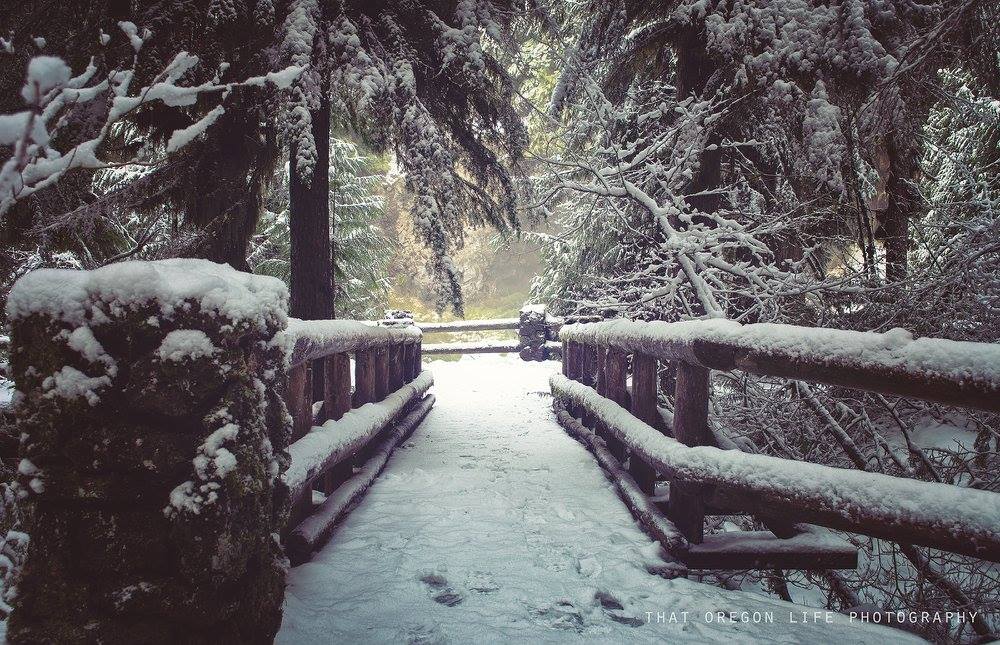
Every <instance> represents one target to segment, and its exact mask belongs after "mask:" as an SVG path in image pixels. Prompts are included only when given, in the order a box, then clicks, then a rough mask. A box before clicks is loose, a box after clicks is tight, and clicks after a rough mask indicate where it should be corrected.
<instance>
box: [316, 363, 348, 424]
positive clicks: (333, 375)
mask: <svg viewBox="0 0 1000 645" xmlns="http://www.w3.org/2000/svg"><path fill="white" fill-rule="evenodd" d="M323 385H324V394H323V409H324V410H325V411H326V418H327V419H333V420H334V421H336V420H337V419H339V418H341V417H343V416H344V414H346V413H347V412H348V411H349V410H350V409H351V357H350V356H349V355H348V354H331V355H329V356H327V357H326V374H325V381H324V383H323Z"/></svg>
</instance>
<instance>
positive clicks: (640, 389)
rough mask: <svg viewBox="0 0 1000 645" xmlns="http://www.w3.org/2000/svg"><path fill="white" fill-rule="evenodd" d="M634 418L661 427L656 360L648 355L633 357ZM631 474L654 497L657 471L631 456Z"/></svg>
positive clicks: (629, 467) (635, 355)
mask: <svg viewBox="0 0 1000 645" xmlns="http://www.w3.org/2000/svg"><path fill="white" fill-rule="evenodd" d="M631 403H632V406H631V409H632V416H634V417H636V418H637V419H639V420H640V421H644V422H645V423H647V424H648V425H651V426H653V427H659V426H660V425H661V424H659V423H658V421H659V416H660V414H659V412H657V410H656V359H655V358H653V357H652V356H647V355H646V354H633V355H632V401H631ZM628 470H629V474H631V475H632V479H634V480H635V483H636V484H638V485H639V488H640V489H641V490H642V492H644V493H646V494H647V495H652V494H653V493H654V489H655V487H656V471H655V470H653V468H652V467H651V466H650V465H649V464H647V463H646V462H644V461H643V460H642V459H640V458H639V457H638V455H634V454H633V455H631V456H630V457H629V462H628Z"/></svg>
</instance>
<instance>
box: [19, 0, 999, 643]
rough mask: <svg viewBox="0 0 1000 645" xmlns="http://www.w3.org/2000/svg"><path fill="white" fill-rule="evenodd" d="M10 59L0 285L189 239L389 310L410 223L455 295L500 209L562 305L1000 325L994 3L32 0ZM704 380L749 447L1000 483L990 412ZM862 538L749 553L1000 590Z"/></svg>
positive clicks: (806, 319) (798, 581) (857, 586)
mask: <svg viewBox="0 0 1000 645" xmlns="http://www.w3.org/2000/svg"><path fill="white" fill-rule="evenodd" d="M0 69H2V70H3V73H2V74H0V162H2V167H0V240H2V248H0V272H2V277H0V299H6V296H7V293H8V292H9V290H10V288H11V286H12V285H13V283H14V282H15V281H16V280H17V279H18V278H19V277H21V276H23V275H25V274H26V273H27V272H29V271H31V270H33V269H36V268H40V267H69V268H96V267H100V266H104V265H107V264H110V263H115V262H120V261H123V260H128V259H158V258H169V257H199V258H207V259H211V260H214V261H217V262H224V263H229V264H230V265H232V266H233V267H235V268H237V269H241V270H244V271H252V272H257V273H263V274H268V275H273V276H276V277H279V278H281V279H283V280H285V281H286V282H288V283H289V284H290V286H291V301H292V302H291V308H292V311H291V313H292V315H293V316H296V317H299V318H305V319H324V318H332V317H335V316H337V317H357V318H377V317H378V316H380V315H381V313H382V312H381V309H383V308H384V307H383V305H384V304H385V302H386V298H387V295H388V293H389V291H390V289H391V286H392V284H393V276H392V275H390V274H391V270H392V267H393V266H394V265H393V261H392V258H394V257H396V255H395V254H396V253H397V249H398V244H399V240H398V239H397V238H399V237H400V234H399V232H398V231H397V230H396V229H395V228H394V227H395V223H396V222H397V221H403V222H405V225H406V228H407V229H408V232H407V235H409V236H411V237H412V238H413V239H415V240H417V241H419V242H420V243H421V244H422V245H423V246H424V251H422V252H420V253H419V256H420V259H421V261H422V263H423V264H425V265H426V266H425V267H421V269H423V270H424V272H425V274H426V275H427V276H428V277H429V280H428V281H426V282H425V283H422V284H424V285H425V286H427V290H428V291H432V292H433V293H432V294H431V295H430V296H428V300H429V301H431V302H433V303H434V305H435V307H436V308H437V310H438V311H439V312H440V311H443V310H445V309H446V308H451V309H452V311H453V312H454V314H455V315H458V316H461V315H462V314H463V312H464V294H463V283H465V282H467V281H468V276H464V275H463V270H462V268H461V267H460V266H458V264H457V263H456V260H455V258H456V257H457V254H458V253H459V252H460V250H461V249H462V246H463V243H464V241H465V238H466V235H467V234H468V232H469V231H471V230H473V229H487V230H489V231H491V233H490V234H489V235H487V236H484V235H483V234H482V232H481V231H480V232H479V233H478V237H477V238H476V240H477V242H476V244H478V245H481V246H483V247H485V246H486V244H485V243H483V242H482V240H483V239H488V238H489V237H490V236H494V235H495V240H494V242H495V246H501V247H502V246H503V245H504V244H507V243H510V242H511V241H513V240H518V239H521V240H528V241H529V242H530V243H532V244H535V245H537V246H538V247H539V248H540V249H541V256H542V268H541V270H540V271H539V275H538V276H537V277H536V278H535V280H534V281H533V284H532V287H531V291H532V293H531V297H532V299H534V300H535V301H537V302H544V303H547V304H548V305H549V307H550V310H551V311H553V312H554V313H558V314H565V315H575V314H584V315H596V316H601V317H627V318H633V319H642V320H667V321H675V320H688V319H701V318H729V319H734V320H737V321H740V322H778V323H791V324H796V325H804V326H823V327H835V328H842V329H853V330H865V331H868V330H875V331H887V330H890V329H894V328H903V329H905V330H908V331H906V332H900V333H903V334H916V335H933V336H940V337H945V338H951V339H956V340H977V341H985V342H997V341H998V339H1000V322H998V321H1000V245H998V241H997V240H998V239H1000V5H998V4H997V3H995V2H992V1H990V0H764V1H760V2H750V1H745V0H670V1H665V2H643V1H639V0H610V1H609V0H604V1H601V2H592V1H590V0H580V1H576V2H562V1H558V0H525V1H524V2H519V1H515V0H412V1H407V2H363V1H348V0H341V1H324V0H157V1H154V0H150V1H142V2H138V1H132V2H129V1H120V0H104V1H99V0H95V1H93V2H45V1H41V0H34V1H27V0H25V1H20V0H15V1H14V2H8V3H5V4H4V6H3V7H0ZM394 178H395V179H394ZM395 180H398V181H397V183H396V187H395V188H393V187H392V185H393V181H395ZM387 209H392V210H393V212H391V213H389V214H388V216H389V219H388V221H390V222H391V223H392V224H391V225H386V221H387V213H386V210H387ZM397 211H399V212H397ZM404 211H405V212H404ZM475 248H476V249H479V248H480V246H476V247H475ZM477 253H482V252H481V251H478V250H477ZM413 255H414V256H417V255H418V254H417V253H413ZM406 259H407V260H408V261H411V262H412V261H413V260H411V259H410V258H406ZM411 269H412V267H411ZM411 272H412V271H411ZM405 279H407V280H412V276H411V275H407V276H405ZM668 372H669V370H668V369H665V370H664V373H662V374H661V379H663V382H664V383H666V382H669V380H670V378H672V377H671V375H670V374H669V373H668ZM713 387H714V390H715V394H716V397H717V401H719V404H718V405H717V407H716V408H714V409H713V410H712V419H713V421H712V422H713V423H714V424H715V425H717V426H718V427H719V428H721V429H723V431H724V432H725V433H727V434H728V435H729V436H731V437H732V438H733V439H734V440H736V441H738V442H742V445H744V446H745V447H746V448H747V449H751V450H754V451H761V452H767V453H771V454H777V455H781V456H786V457H794V458H796V459H805V460H809V461H818V462H821V463H827V464H831V465H837V466H841V467H850V468H858V469H862V470H873V471H877V472H884V473H890V474H895V475H902V476H907V477H916V478H920V479H925V480H929V481H942V482H948V483H953V484H957V485H961V486H967V487H970V488H980V489H986V490H992V491H997V490H1000V477H998V472H1000V470H998V466H1000V457H998V451H1000V425H998V423H997V418H996V417H995V415H993V416H991V415H988V414H985V413H972V412H967V413H963V414H958V413H957V412H955V411H954V410H951V409H948V408H947V407H945V406H939V405H932V404H923V403H916V402H899V401H889V400H887V399H886V398H885V397H881V396H878V395H862V394H859V393H857V392H849V391H846V390H843V389H838V388H833V387H818V386H817V387H814V388H810V387H807V386H804V385H802V384H794V383H791V382H788V381H783V380H780V379H768V378H763V377H751V376H743V377H741V378H739V379H736V378H732V379H729V378H725V379H723V378H720V379H717V381H716V382H715V383H714V385H713ZM727 401H728V402H731V403H732V405H726V404H725V403H726V402H727ZM663 403H664V405H665V406H667V407H668V408H669V407H670V405H671V403H670V401H669V400H666V401H664V402H663ZM928 428H938V429H940V431H941V432H942V433H948V432H950V433H952V434H953V435H954V436H955V437H960V438H961V439H962V441H961V442H958V443H955V442H945V443H943V444H942V443H938V444H935V445H932V446H928V445H926V444H922V443H921V442H920V441H918V440H916V439H915V438H914V435H916V434H920V433H922V432H923V431H924V430H926V429H928ZM18 521H19V520H18V514H17V512H16V509H15V510H9V511H8V514H7V524H8V526H13V525H14V524H16V522H18ZM726 521H730V520H726ZM734 521H735V520H734ZM717 528H720V529H721V528H722V526H721V520H720V526H719V527H717ZM747 528H749V527H747ZM855 541H856V542H857V543H858V545H859V546H860V547H862V548H863V549H864V550H865V553H866V554H867V555H868V556H869V557H868V558H867V562H866V564H865V565H864V566H862V567H861V568H860V569H859V570H858V571H857V572H851V573H837V572H814V573H809V574H803V573H801V572H800V573H795V572H783V571H775V572H770V573H767V574H766V575H765V574H761V572H757V573H754V574H749V573H748V574H745V577H746V578H753V577H756V582H757V583H759V584H761V585H762V586H763V587H764V588H765V589H766V590H768V591H770V592H773V593H775V594H777V595H779V596H782V597H786V598H787V597H790V596H789V585H792V586H793V587H794V586H795V585H798V586H801V587H803V588H811V589H819V590H821V592H822V594H821V595H823V597H824V600H823V602H825V604H826V605H827V606H829V607H832V608H836V609H845V608H847V607H851V606H858V605H874V606H877V607H880V608H896V607H916V608H925V607H936V606H938V605H944V604H948V605H953V606H963V607H975V608H978V609H980V610H982V611H983V612H986V613H989V612H991V611H992V612H994V616H995V615H996V612H997V611H1000V598H998V596H997V593H996V590H997V588H1000V577H998V574H997V570H996V568H995V567H992V566H988V565H986V564H984V563H982V562H979V561H976V560H974V559H971V558H964V557H958V556H951V555H945V554H942V553H939V552H936V551H932V550H929V549H922V548H921V549H917V548H915V547H913V546H910V545H896V544H892V543H887V542H883V541H879V540H873V539H863V538H855ZM11 548H12V549H13V548H14V547H11ZM14 550H15V551H16V549H14ZM897 555H898V556H900V557H896V556H897ZM12 557H13V556H12ZM13 559H14V560H16V558H13ZM6 571H7V574H8V575H9V576H14V575H15V572H16V567H15V566H13V564H10V565H8V566H7V569H6ZM719 582H720V584H730V585H733V584H743V582H733V579H726V580H720V581H719ZM744 582H745V581H744ZM934 629H937V630H939V631H937V632H934V633H928V634H926V635H928V636H932V637H935V638H940V639H951V640H956V641H958V640H971V639H972V638H975V637H976V635H978V636H983V635H985V634H988V633H991V631H992V632H993V633H995V631H996V630H997V629H998V625H996V624H989V623H988V622H986V620H985V619H982V618H981V619H979V621H978V622H975V621H974V622H973V623H972V624H971V625H964V626H958V627H954V626H951V627H949V626H938V627H935V628H934ZM970 630H971V631H970Z"/></svg>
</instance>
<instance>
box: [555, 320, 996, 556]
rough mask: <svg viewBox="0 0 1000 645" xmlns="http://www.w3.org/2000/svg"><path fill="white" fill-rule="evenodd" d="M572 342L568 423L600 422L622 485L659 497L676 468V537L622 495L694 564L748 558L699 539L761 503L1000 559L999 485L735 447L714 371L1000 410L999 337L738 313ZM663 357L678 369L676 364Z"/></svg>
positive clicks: (770, 517) (613, 329) (595, 427)
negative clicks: (715, 405)
mask: <svg viewBox="0 0 1000 645" xmlns="http://www.w3.org/2000/svg"><path fill="white" fill-rule="evenodd" d="M561 339H562V341H563V344H564V348H563V354H564V360H563V374H561V375H559V374H557V375H555V376H554V377H553V378H552V382H551V386H552V393H553V396H554V399H555V405H556V411H557V415H558V417H559V420H560V422H561V423H562V424H563V425H564V426H565V427H567V429H568V430H569V431H570V432H571V433H572V434H574V435H576V436H578V437H582V438H583V439H585V440H586V439H587V438H588V435H587V434H586V433H587V432H590V433H592V436H593V437H594V438H599V441H596V439H595V441H596V443H599V444H601V445H602V447H603V448H606V454H603V455H602V457H603V459H602V465H604V466H605V470H609V473H610V468H609V466H608V465H607V464H604V463H603V462H606V461H608V460H609V459H612V460H613V461H614V462H616V463H617V465H618V468H619V471H620V472H618V473H617V475H616V476H615V477H614V479H615V480H616V481H618V482H619V489H620V490H622V487H623V486H625V487H629V486H633V485H634V486H635V487H637V488H638V489H639V490H641V491H642V492H643V493H644V494H645V495H646V496H647V497H652V496H653V494H654V492H656V490H655V488H656V482H657V477H658V476H662V477H665V478H668V479H669V496H668V497H667V498H666V500H665V503H660V504H658V506H659V507H662V508H663V510H664V511H665V516H666V519H667V520H668V521H669V523H670V524H672V525H673V526H674V528H675V529H676V531H675V533H673V534H672V533H670V532H669V531H668V530H667V529H665V528H664V526H665V525H664V522H663V518H660V517H658V516H656V515H655V514H651V512H650V510H649V506H648V505H645V504H641V503H638V502H636V501H635V500H634V499H631V498H634V494H633V492H632V491H630V492H629V495H628V496H625V495H624V494H623V497H627V498H628V499H626V502H627V504H628V505H629V507H630V508H632V509H633V514H635V515H636V516H637V518H639V519H640V521H643V517H645V518H646V519H647V521H643V523H644V524H648V519H649V518H652V519H653V520H655V522H656V524H655V526H654V527H653V529H654V530H653V531H652V532H653V533H654V534H655V535H656V536H657V537H658V539H660V541H661V542H663V544H664V547H665V548H667V549H668V551H671V552H672V553H674V554H675V556H677V557H678V559H679V560H681V561H682V562H683V561H685V554H686V553H691V554H694V552H695V550H696V549H697V550H698V557H697V558H694V557H691V558H689V559H688V560H689V561H691V563H692V566H695V561H697V562H699V563H702V562H715V563H716V564H717V565H718V566H717V567H714V568H729V567H730V566H731V565H732V563H733V562H734V561H736V559H734V557H733V552H732V551H730V552H725V549H722V548H721V547H719V548H716V546H711V547H709V546H708V545H706V546H705V548H701V547H700V546H699V545H701V544H702V543H703V542H705V541H706V537H705V535H704V518H705V515H706V513H707V512H716V511H718V509H724V510H725V511H726V512H743V513H750V514H753V515H755V516H756V517H758V518H759V519H761V520H762V521H764V523H765V525H767V526H768V527H769V528H771V529H772V531H774V533H775V535H777V536H778V537H781V538H786V537H792V536H793V535H796V534H797V533H800V532H801V531H800V530H799V529H797V528H796V525H797V524H798V523H800V522H805V523H809V524H814V525H818V526H822V527H827V528H831V529H837V530H843V531H847V532H852V533H859V534H863V535H869V536H872V537H876V538H882V539H887V540H892V541H896V542H900V543H905V544H918V545H923V546H928V547H933V548H936V549H941V550H944V551H949V552H952V553H958V554H962V555H968V556H973V557H977V558H982V559H985V560H990V561H993V562H1000V494H997V493H993V492H990V491H982V490H975V489H968V488H963V487H958V486H953V485H950V484H942V483H932V482H924V481H920V480H913V479H906V478H901V477H893V476H890V475H882V474H877V473H871V472H867V471H863V470H851V469H842V468H832V467H829V466H823V465H820V464H813V463H807V462H801V461H794V460H788V459H781V458H777V457H771V456H766V455H759V454H748V453H743V452H739V451H737V450H732V449H731V448H732V446H728V445H727V446H722V447H723V448H727V449H725V450H724V449H720V447H719V446H720V444H719V442H718V441H717V440H716V438H715V434H714V433H713V431H712V430H711V429H710V428H709V426H708V398H709V395H710V394H709V381H710V372H711V370H712V369H716V370H725V371H729V370H744V371H747V372H751V373H754V374H762V375H768V376H777V377H784V378H791V379H796V380H805V381H814V382H819V383H828V384H833V385H838V386H843V387H849V388H854V389H859V390H865V391H873V392H880V393H886V394H896V395H900V396H910V397H916V398H920V399H925V400H931V401H939V402H943V403H947V404H951V405H957V406H964V407H975V408H979V409H983V410H988V411H1000V346H997V345H991V344H985V343H962V342H956V341H946V340H940V339H916V340H914V339H912V338H911V337H910V336H909V335H908V334H906V333H905V332H901V331H898V330H894V331H892V332H888V333H886V334H874V333H864V332H847V331H840V330H828V329H809V328H802V327H792V326H786V325H747V326H741V325H739V324H738V323H734V322H731V321H695V322H690V323H659V322H654V323H644V322H634V321H606V322H601V323H593V324H585V325H572V326H567V327H564V328H563V330H562V334H561ZM661 362H663V363H665V367H667V368H669V369H668V370H667V371H665V372H664V373H659V370H658V366H659V365H660V363H661ZM629 366H631V374H632V381H631V388H628V386H627V376H628V371H629ZM664 376H668V377H669V378H666V379H664V378H663V377H664ZM661 381H665V382H664V383H663V384H664V385H667V386H668V387H670V389H671V390H672V392H671V393H672V394H673V395H674V397H675V406H674V411H673V418H672V420H671V423H670V424H669V428H668V425H667V423H665V420H664V417H663V415H661V414H660V411H659V410H658V409H657V407H656V402H657V396H658V393H657V388H658V382H661ZM577 419H579V421H577ZM668 430H670V431H672V434H673V436H672V437H671V436H667V434H666V432H667V431H668ZM585 442H587V441H585ZM609 455H610V456H609ZM626 464H627V466H626ZM614 466H615V464H611V468H613V467H614ZM623 479H624V484H622V483H621V481H620V480H623ZM636 509H639V510H640V511H641V512H639V513H637V512H636ZM801 526H802V525H799V528H801ZM819 530H821V529H819ZM712 537H713V538H715V537H717V536H712ZM758 541H759V542H761V543H764V542H766V540H758ZM771 541H772V542H773V541H774V538H773V536H772V538H771ZM777 542H782V540H777ZM786 547H787V545H786ZM779 551H780V549H779ZM791 551H792V550H791V549H788V548H785V557H784V559H782V556H780V554H779V555H778V556H776V557H777V560H776V561H778V562H784V563H785V564H786V568H823V567H822V558H820V559H818V560H816V562H817V567H810V566H807V562H808V558H806V559H803V558H802V557H801V554H797V555H796V556H795V557H794V558H791V559H790V558H789V556H788V553H790V552H791ZM827 555H829V556H830V557H829V558H828V559H827V562H828V563H829V562H844V561H845V556H844V553H843V550H842V549H841V550H838V549H836V548H832V547H831V548H830V549H828V553H827ZM765 560H766V558H765V559H759V558H757V559H752V561H754V562H763V561H765ZM790 562H791V563H796V564H788V563H790ZM803 563H806V564H803ZM747 568H750V566H748V567H747ZM829 568H833V567H832V566H831V567H829Z"/></svg>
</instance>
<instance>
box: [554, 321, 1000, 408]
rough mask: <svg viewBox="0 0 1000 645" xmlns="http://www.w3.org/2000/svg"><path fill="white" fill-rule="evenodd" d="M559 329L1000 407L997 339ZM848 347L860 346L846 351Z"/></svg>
mask: <svg viewBox="0 0 1000 645" xmlns="http://www.w3.org/2000/svg"><path fill="white" fill-rule="evenodd" d="M561 336H562V337H563V338H564V339H565V340H571V341H577V342H580V343H585V344H590V345H593V344H601V345H604V346H607V347H615V348H617V349H620V350H622V351H626V352H635V351H643V352H646V353H649V354H651V355H653V356H655V357H656V358H658V359H660V360H664V361H677V360H682V361H687V362H689V363H693V364H695V365H700V366H702V367H705V368H708V369H715V370H721V371H731V370H743V371H746V372H750V373H752V374H759V375H762V376H775V377H781V378H788V379H795V380H801V381H809V382H814V383H825V384H828V385H836V386H841V387H846V388H851V389H856V390H865V391H869V392H879V393H881V394H891V395H895V396H903V397H912V398H917V399H923V400H926V401H937V402H940V403H945V404H948V405H955V406H961V407H969V408H977V409H980V410H987V411H991V412H1000V368H998V367H997V365H1000V347H998V346H997V345H996V344H993V343H969V342H959V341H949V340H944V339H934V338H920V339H916V340H913V341H908V342H906V343H905V346H906V347H907V348H908V349H907V350H906V351H905V352H902V350H893V349H892V347H893V342H892V341H891V340H888V339H887V340H883V339H881V338H879V337H880V336H884V334H883V335H880V334H872V333H867V332H854V331H844V330H834V329H821V328H806V327H796V326H793V325H745V326H742V327H741V326H740V325H739V324H737V323H730V324H728V326H725V327H720V325H719V324H718V323H712V324H709V323H707V322H706V323H705V324H704V325H699V326H695V323H692V322H684V323H657V322H649V323H643V322H637V321H627V320H616V321H609V322H601V323H594V324H588V325H574V326H572V327H565V328H563V330H562V333H561ZM904 340H905V339H904ZM852 347H856V348H860V349H858V350H856V351H845V349H846V348H852ZM835 350H840V351H835ZM951 356H961V357H963V362H964V363H965V365H964V366H963V365H961V364H955V362H954V360H953V359H951V358H948V357H951ZM994 357H997V358H994Z"/></svg>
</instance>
